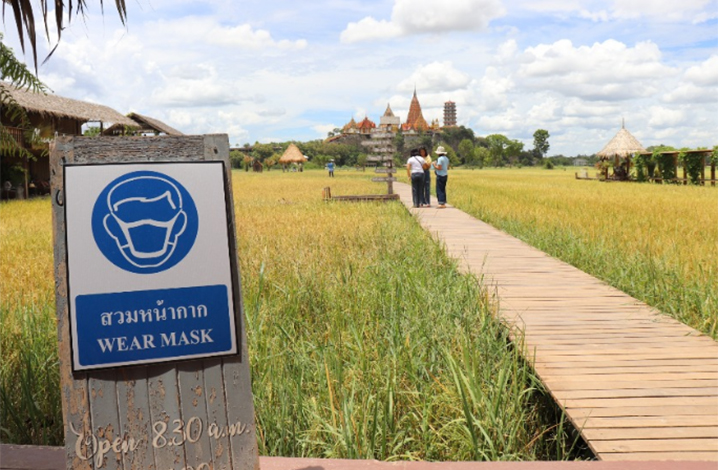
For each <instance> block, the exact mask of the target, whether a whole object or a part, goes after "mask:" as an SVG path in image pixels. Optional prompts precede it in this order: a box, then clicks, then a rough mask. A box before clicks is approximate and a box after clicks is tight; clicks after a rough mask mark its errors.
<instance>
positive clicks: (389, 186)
mask: <svg viewBox="0 0 718 470" xmlns="http://www.w3.org/2000/svg"><path fill="white" fill-rule="evenodd" d="M374 161H377V162H381V163H383V164H384V168H381V167H377V168H376V169H375V170H374V172H375V173H385V174H386V175H387V176H386V177H383V178H381V177H380V178H372V179H371V180H372V181H373V182H374V183H386V193H387V194H394V185H393V183H394V181H396V178H394V177H393V175H394V174H395V173H396V169H395V168H394V159H393V158H392V157H391V156H379V157H374Z"/></svg>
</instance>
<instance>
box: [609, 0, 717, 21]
mask: <svg viewBox="0 0 718 470" xmlns="http://www.w3.org/2000/svg"><path fill="white" fill-rule="evenodd" d="M711 4H713V5H712V6H713V8H715V2H714V1H711V0H681V1H680V2H677V1H675V0H614V2H613V14H612V16H613V17H615V18H628V19H634V18H640V17H645V16H652V17H656V18H659V19H660V20H661V21H669V20H681V19H684V18H691V19H693V18H695V17H696V16H697V15H699V14H701V13H702V12H703V11H705V10H706V9H707V7H709V5H711Z"/></svg>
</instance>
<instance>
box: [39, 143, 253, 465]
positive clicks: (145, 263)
mask: <svg viewBox="0 0 718 470" xmlns="http://www.w3.org/2000/svg"><path fill="white" fill-rule="evenodd" d="M50 165H51V174H52V181H51V183H52V194H53V197H52V200H53V224H54V234H55V237H54V239H55V279H56V298H57V316H58V334H59V356H60V375H61V387H62V407H63V418H64V424H65V448H66V457H67V459H66V460H67V465H66V466H67V468H72V469H87V470H90V469H122V470H131V469H151V470H219V469H247V470H249V469H257V468H258V467H259V464H258V457H257V442H256V437H255V424H254V408H253V404H252V391H251V382H250V377H249V363H248V359H247V342H246V334H245V330H244V317H243V311H242V308H243V307H242V293H241V289H240V276H239V268H238V265H237V257H236V248H235V245H236V242H235V230H234V227H235V225H234V217H233V214H234V211H233V208H232V197H231V194H232V186H231V173H230V166H229V142H228V139H227V136H226V135H208V136H182V137H152V138H138V137H100V138H81V137H60V138H58V139H57V140H56V141H55V143H54V144H53V146H52V148H51V154H50Z"/></svg>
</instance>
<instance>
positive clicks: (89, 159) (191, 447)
mask: <svg viewBox="0 0 718 470" xmlns="http://www.w3.org/2000/svg"><path fill="white" fill-rule="evenodd" d="M162 162H164V163H172V164H175V163H197V162H224V165H223V169H224V173H223V175H224V182H225V188H224V191H225V193H224V194H225V198H226V201H225V202H226V208H225V209H226V211H227V216H228V218H227V227H226V228H227V243H228V245H229V246H228V248H227V249H228V250H229V252H230V253H234V252H235V250H236V248H235V245H236V241H235V236H234V234H235V233H236V232H235V227H234V219H233V217H231V216H230V214H234V210H233V202H232V197H231V194H232V190H231V167H230V165H229V142H228V139H227V136H226V135H206V136H181V137H174V136H166V137H165V136H163V137H152V138H145V137H95V138H84V137H59V138H57V139H56V140H55V141H54V142H53V143H52V144H51V146H50V172H51V183H52V193H51V194H52V212H53V226H54V235H55V236H54V241H55V247H54V255H55V280H56V281H55V282H56V302H57V320H58V323H57V325H58V338H59V359H60V381H61V388H62V413H63V420H64V424H65V454H66V467H67V468H68V469H70V468H71V469H75V470H93V469H100V468H102V469H103V470H104V469H124V470H130V469H154V470H168V469H176V470H180V469H183V468H193V469H195V470H209V469H211V468H213V469H235V470H236V469H243V470H251V469H258V468H259V463H258V462H259V461H258V456H257V442H256V437H255V423H254V407H253V403H252V392H251V383H250V376H249V361H248V356H247V342H246V334H245V325H244V318H243V307H242V296H241V289H240V278H239V267H238V263H237V259H236V256H233V257H231V259H229V260H228V263H229V264H228V266H229V268H228V269H229V270H231V272H232V273H234V274H233V279H234V282H233V287H232V290H233V292H232V293H231V294H230V295H232V296H233V298H234V299H235V302H234V304H233V305H234V311H233V312H230V315H233V317H234V321H235V322H236V327H237V329H238V335H237V341H238V343H237V349H238V351H237V352H238V353H237V354H234V355H226V356H223V357H206V358H202V359H195V360H183V361H181V362H177V361H174V362H162V363H148V364H139V365H131V366H118V367H114V368H110V369H103V370H99V369H98V370H80V371H77V370H74V369H73V368H74V367H76V366H75V362H73V361H75V359H74V356H73V353H74V352H73V349H72V344H73V338H74V336H73V335H75V334H77V333H76V332H74V330H73V329H77V328H78V325H71V324H70V308H71V306H72V302H73V298H74V294H73V295H72V296H71V292H70V285H69V283H68V281H69V280H70V279H71V276H73V274H72V273H70V272H69V271H68V261H70V263H69V264H70V265H72V261H71V258H68V247H71V246H73V245H70V244H69V243H68V238H66V237H67V233H68V232H67V230H68V226H67V224H68V221H70V224H75V222H74V219H73V218H72V217H74V216H70V215H68V214H69V212H67V211H66V207H65V206H66V205H67V206H68V207H69V206H71V205H72V204H71V203H79V199H78V198H77V197H76V198H75V199H73V200H71V197H70V198H66V193H67V188H66V187H65V178H66V177H67V174H68V173H70V170H69V168H70V166H85V167H88V168H89V167H93V168H94V166H95V165H97V166H101V165H105V166H109V165H114V166H116V167H117V166H124V167H132V166H133V165H115V164H134V165H138V166H139V168H144V167H146V166H147V164H149V163H162ZM142 165H144V166H142ZM204 166H207V165H204ZM214 168H216V167H214ZM73 171H75V170H73ZM123 171H124V170H123ZM127 171H130V170H127ZM111 184H114V182H113V183H111ZM108 187H109V186H108ZM115 187H117V186H115ZM193 194H196V193H193ZM97 200H98V201H100V198H98V199H97ZM108 200H109V196H108ZM126 200H127V201H131V202H130V203H133V202H132V201H134V203H136V202H137V200H138V198H135V199H134V200H133V199H126ZM140 202H142V201H140ZM75 207H77V204H76V206H75ZM225 209H221V210H225ZM198 210H199V209H198ZM185 217H187V216H185ZM79 225H82V224H75V226H74V228H73V230H78V226H79ZM79 229H81V230H87V229H88V228H87V227H84V226H82V227H79ZM230 234H231V235H230ZM175 240H176V239H175ZM97 248H98V247H95V246H93V247H89V246H88V247H87V251H91V250H96V249H97ZM72 250H74V248H71V252H70V254H72V253H73V252H72ZM101 250H102V249H100V251H101ZM73 256H74V255H73ZM83 256H84V255H83ZM100 256H101V254H100ZM185 261H187V259H185ZM118 271H119V269H118ZM121 274H122V273H121ZM124 275H125V276H127V274H124ZM112 276H116V274H113V273H111V272H109V270H108V272H107V274H106V277H107V278H108V279H106V280H103V281H102V282H111V281H112V279H111V278H112ZM234 276H236V277H234ZM73 282H74V281H73ZM73 286H74V284H73ZM73 289H74V287H73ZM148 307H151V305H148ZM173 311H174V309H173ZM118 313H119V312H118ZM127 313H130V312H127ZM120 315H121V313H120ZM143 321H144V320H143ZM78 323H79V321H78ZM151 324H152V325H157V323H151ZM173 325H175V326H177V325H179V327H180V328H181V327H182V326H181V325H180V323H173ZM128 341H129V340H128ZM145 346H146V343H145ZM118 349H119V347H118Z"/></svg>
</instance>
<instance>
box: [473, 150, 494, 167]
mask: <svg viewBox="0 0 718 470" xmlns="http://www.w3.org/2000/svg"><path fill="white" fill-rule="evenodd" d="M490 158H491V153H490V152H489V149H487V148H486V147H480V146H478V145H477V146H476V147H474V155H473V158H472V163H473V164H474V165H477V166H478V167H479V168H483V167H484V166H486V165H487V164H488V163H489V159H490Z"/></svg>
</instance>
